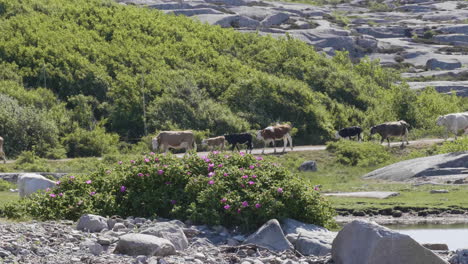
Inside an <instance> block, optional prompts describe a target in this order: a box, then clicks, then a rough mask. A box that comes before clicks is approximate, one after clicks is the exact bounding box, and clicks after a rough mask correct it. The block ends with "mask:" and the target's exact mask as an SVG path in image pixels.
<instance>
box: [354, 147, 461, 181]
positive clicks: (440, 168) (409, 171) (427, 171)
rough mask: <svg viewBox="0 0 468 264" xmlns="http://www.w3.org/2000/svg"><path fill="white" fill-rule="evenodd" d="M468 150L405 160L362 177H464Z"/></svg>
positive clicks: (400, 179) (389, 178) (403, 178)
mask: <svg viewBox="0 0 468 264" xmlns="http://www.w3.org/2000/svg"><path fill="white" fill-rule="evenodd" d="M467 169H468V152H457V153H448V154H440V155H435V156H429V157H423V158H417V159H411V160H405V161H401V162H397V163H394V164H392V165H389V166H386V167H383V168H380V169H377V170H374V171H372V172H369V173H368V174H366V175H364V176H363V178H364V179H379V180H390V181H407V180H412V179H417V178H420V177H428V178H431V177H432V178H435V179H450V178H454V177H455V178H460V177H466V170H467Z"/></svg>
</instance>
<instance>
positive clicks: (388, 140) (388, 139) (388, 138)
mask: <svg viewBox="0 0 468 264" xmlns="http://www.w3.org/2000/svg"><path fill="white" fill-rule="evenodd" d="M387 142H388V147H390V137H387Z"/></svg>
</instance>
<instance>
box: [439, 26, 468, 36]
mask: <svg viewBox="0 0 468 264" xmlns="http://www.w3.org/2000/svg"><path fill="white" fill-rule="evenodd" d="M438 30H439V31H442V32H443V33H444V34H468V25H466V24H465V25H450V26H445V27H440V28H438Z"/></svg>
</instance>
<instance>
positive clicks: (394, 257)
mask: <svg viewBox="0 0 468 264" xmlns="http://www.w3.org/2000/svg"><path fill="white" fill-rule="evenodd" d="M357 252H359V253H357ZM332 258H333V260H334V263H336V264H344V263H346V264H363V263H369V264H370V263H379V264H392V263H398V264H445V263H446V262H445V261H444V260H442V259H441V258H440V257H438V256H437V255H436V254H434V253H433V252H432V251H430V250H429V249H426V248H424V247H423V246H421V245H420V244H418V243H417V242H416V241H414V240H413V239H412V238H411V237H410V236H408V235H404V234H400V233H398V232H395V231H393V230H390V229H388V228H386V227H383V226H380V225H377V224H375V223H370V222H366V221H360V220H355V221H353V222H351V223H349V224H347V225H345V226H344V227H343V229H342V230H341V231H340V232H339V233H338V235H337V236H336V238H335V240H333V246H332Z"/></svg>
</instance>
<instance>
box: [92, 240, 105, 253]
mask: <svg viewBox="0 0 468 264" xmlns="http://www.w3.org/2000/svg"><path fill="white" fill-rule="evenodd" d="M88 249H89V252H91V254H93V255H95V256H98V255H100V254H101V253H102V252H103V251H104V248H103V247H102V246H101V244H99V243H96V242H94V243H91V244H89V245H88Z"/></svg>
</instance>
